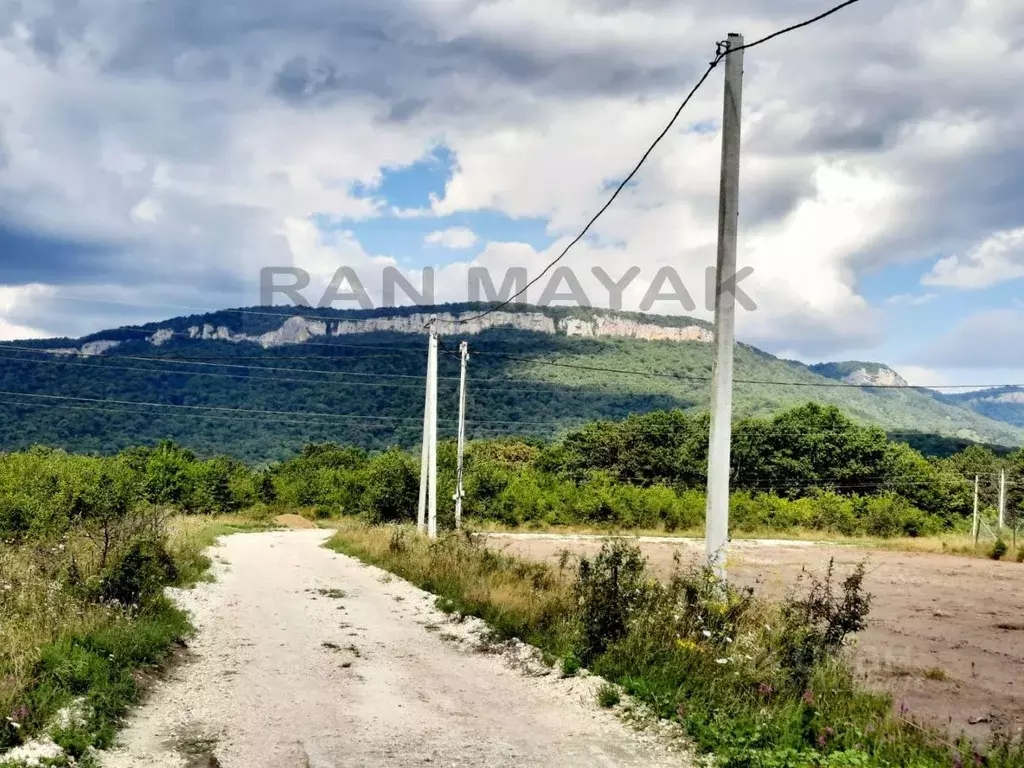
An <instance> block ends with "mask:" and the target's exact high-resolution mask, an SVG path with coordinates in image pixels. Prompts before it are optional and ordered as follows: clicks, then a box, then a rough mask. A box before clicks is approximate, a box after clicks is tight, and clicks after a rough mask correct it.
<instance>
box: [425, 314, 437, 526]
mask: <svg viewBox="0 0 1024 768" xmlns="http://www.w3.org/2000/svg"><path fill="white" fill-rule="evenodd" d="M428 439H429V441H430V454H429V474H430V477H429V481H428V483H429V488H428V500H427V510H428V514H427V535H428V536H429V537H430V538H432V539H436V538H437V318H436V317H432V318H431V319H430V435H429V436H428Z"/></svg>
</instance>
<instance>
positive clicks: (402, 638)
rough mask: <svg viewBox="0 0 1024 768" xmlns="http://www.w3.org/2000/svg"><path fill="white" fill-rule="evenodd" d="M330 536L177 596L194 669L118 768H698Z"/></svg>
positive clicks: (281, 547) (231, 540)
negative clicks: (346, 551)
mask: <svg viewBox="0 0 1024 768" xmlns="http://www.w3.org/2000/svg"><path fill="white" fill-rule="evenodd" d="M327 535H329V534H328V533H327V532H324V531H318V530H303V531H286V532H274V533H260V534H239V535H234V536H230V537H228V538H226V539H224V540H223V541H222V545H221V546H220V547H219V548H218V549H216V550H214V552H215V555H216V558H215V559H216V561H217V565H216V569H215V575H216V577H217V580H216V582H215V583H212V584H204V585H201V586H199V587H198V588H196V589H195V590H191V591H187V592H180V593H175V599H176V600H178V602H179V603H180V604H181V605H182V606H183V607H184V608H186V609H187V610H189V611H190V613H191V614H192V616H193V620H194V622H195V623H196V625H197V626H198V628H199V632H198V635H197V637H196V638H195V639H194V641H192V642H191V643H190V646H191V647H190V652H189V656H190V659H189V660H188V661H186V662H185V663H183V664H182V665H180V666H178V667H176V668H174V669H173V670H172V671H171V673H170V676H169V678H168V679H167V680H165V681H163V682H161V683H158V684H157V685H156V686H155V688H154V689H153V691H152V692H151V694H150V697H149V700H148V701H147V703H146V704H145V705H144V706H143V707H142V708H141V709H140V710H139V711H137V712H136V714H135V715H134V716H133V717H132V718H131V720H130V722H129V723H128V726H127V728H126V730H125V731H124V732H123V734H122V737H121V741H122V742H123V745H122V746H121V747H120V748H119V749H117V750H115V751H113V752H111V753H107V754H103V755H101V756H100V758H101V764H102V765H104V766H106V767H107V768H135V767H138V768H141V767H142V766H145V767H146V768H179V767H182V766H187V767H188V768H200V767H202V768H213V767H214V766H223V768H354V767H355V766H360V767H361V768H376V767H380V766H389V767H392V766H394V767H396V768H399V767H402V766H465V767H467V768H469V767H470V766H472V767H474V768H476V767H480V768H483V767H487V768H512V767H513V766H531V767H537V768H545V767H546V766H550V767H552V768H553V767H554V766H559V768H584V767H586V768H594V767H597V768H600V767H611V766H621V767H622V768H640V766H644V767H647V768H658V767H660V766H670V765H671V766H681V765H686V764H687V763H688V760H687V758H686V756H685V754H682V753H679V752H676V751H674V750H672V749H670V747H669V745H668V744H667V742H666V740H665V739H664V738H662V737H661V736H660V735H659V734H657V733H654V732H638V731H636V730H634V729H633V728H630V727H627V726H626V725H625V724H624V723H623V722H622V721H621V720H620V719H619V718H617V717H616V716H615V715H614V714H612V713H611V712H608V711H604V710H601V709H600V708H599V707H598V706H597V704H596V698H595V690H596V686H597V683H598V681H597V680H596V679H594V678H589V679H588V678H577V679H571V680H563V679H560V677H559V676H558V675H557V674H554V673H552V672H551V671H550V670H548V669H547V668H546V667H543V665H541V664H539V663H538V662H537V661H536V660H535V659H532V658H531V657H530V654H529V653H528V649H526V648H525V647H522V646H520V647H519V648H518V649H513V650H506V651H505V652H503V653H498V652H495V651H494V650H493V649H492V651H491V652H490V653H484V652H481V651H480V650H479V644H480V639H481V636H482V631H483V626H482V624H481V623H480V622H477V621H476V620H474V619H466V620H464V621H461V622H457V621H452V620H450V619H449V618H448V617H446V616H444V615H443V614H441V613H439V612H438V611H437V610H436V609H435V608H434V607H433V602H434V598H433V596H431V595H428V594H427V593H425V592H422V591H421V590H419V589H416V588H414V587H413V586H411V585H410V584H408V583H406V582H404V581H401V580H399V579H397V578H393V577H391V576H389V575H386V574H385V573H384V572H383V571H380V570H378V569H376V568H372V567H368V566H365V565H363V564H361V563H358V562H357V561H355V560H352V559H350V558H347V557H343V556H341V555H337V554H334V553H332V552H329V551H328V550H325V549H323V548H322V547H321V546H320V545H321V544H322V543H323V541H324V540H325V538H326V537H327Z"/></svg>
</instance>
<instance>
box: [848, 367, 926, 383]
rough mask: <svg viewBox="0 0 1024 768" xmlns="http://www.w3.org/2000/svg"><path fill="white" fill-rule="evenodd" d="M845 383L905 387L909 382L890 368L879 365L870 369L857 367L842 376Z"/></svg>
mask: <svg viewBox="0 0 1024 768" xmlns="http://www.w3.org/2000/svg"><path fill="white" fill-rule="evenodd" d="M843 381H845V382H846V383H847V384H856V385H857V386H859V387H864V386H874V387H907V386H910V384H909V382H908V381H907V380H906V379H904V378H903V377H902V376H900V375H899V374H898V373H896V371H894V370H893V369H892V368H885V367H881V368H878V369H877V370H874V371H871V370H868V369H867V368H858V369H857V370H856V371H852V372H850V373H849V374H847V375H846V376H844V377H843Z"/></svg>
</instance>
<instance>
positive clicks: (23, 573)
mask: <svg viewBox="0 0 1024 768" xmlns="http://www.w3.org/2000/svg"><path fill="white" fill-rule="evenodd" d="M64 557H65V553H64V552H63V551H62V550H61V549H57V547H28V546H22V547H11V546H7V545H0V671H2V675H0V713H3V714H4V716H7V714H8V713H12V714H13V713H15V712H16V711H17V706H18V705H17V702H19V701H20V700H21V699H22V698H23V695H24V693H25V691H26V690H28V688H29V687H30V686H31V684H32V680H33V670H34V669H35V666H36V664H37V662H38V661H39V657H40V650H41V648H42V647H43V646H45V645H47V644H49V643H52V642H55V641H56V640H57V639H58V638H60V637H62V636H64V635H67V634H76V635H82V634H87V633H89V632H90V631H91V630H93V629H95V628H96V627H99V626H103V625H104V624H106V623H109V622H110V621H112V620H114V619H115V617H116V616H117V615H118V614H119V612H118V611H117V610H116V609H114V608H111V607H108V606H101V605H97V604H95V603H87V602H85V601H82V600H78V599H75V598H74V597H72V596H71V594H70V592H69V590H67V589H65V586H66V578H64V577H61V576H60V575H59V572H60V565H61V563H62V562H63V560H64Z"/></svg>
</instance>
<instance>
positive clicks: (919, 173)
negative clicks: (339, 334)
mask: <svg viewBox="0 0 1024 768" xmlns="http://www.w3.org/2000/svg"><path fill="white" fill-rule="evenodd" d="M827 7H829V2H827V0H826V2H822V0H771V1H770V2H769V0H757V1H755V0H732V2H729V3H722V2H720V0H691V1H690V2H686V3H684V2H681V1H679V0H545V2H543V3H541V2H534V0H347V1H346V2H345V3H336V2H328V0H289V1H288V2H283V1H282V0H244V2H241V1H240V0H221V1H220V2H216V3H213V2H203V0H160V2H155V1H154V0H138V1H135V2H129V0H116V1H115V0H0V82H3V83H4V87H3V88H2V89H0V339H19V338H32V337H51V336H65V335H66V336H72V337H76V336H80V335H83V334H86V333H90V332H94V331H98V330H102V329H105V328H110V327H116V326H121V325H125V324H135V323H140V322H146V321H154V320H160V319H164V318H167V317H172V316H177V315H181V314H188V313H191V312H196V311H204V310H211V309H218V308H225V307H240V306H252V305H256V304H259V303H260V274H261V270H262V269H264V268H268V267H276V268H299V269H302V270H305V271H306V272H308V273H309V274H310V275H311V276H312V278H311V287H310V289H309V291H308V296H309V301H310V303H312V304H316V303H317V302H318V301H319V298H320V296H321V294H322V292H323V289H324V287H325V286H326V285H327V284H328V283H329V282H330V280H331V277H332V276H333V275H334V274H335V272H336V270H337V269H338V268H339V267H350V268H351V269H352V270H353V271H354V272H355V274H357V275H358V277H359V278H360V280H361V281H362V282H363V284H364V286H365V287H366V289H367V291H368V293H369V294H370V295H371V297H372V299H373V301H374V302H376V303H377V304H379V303H380V302H381V301H382V297H381V275H382V271H383V270H384V268H385V267H395V268H397V269H399V270H401V271H402V272H404V273H405V274H407V275H408V276H409V279H410V281H411V282H413V284H414V285H419V284H420V279H421V278H420V274H421V270H422V269H423V268H424V267H431V268H433V269H434V270H435V291H436V298H437V300H438V301H460V300H466V299H467V297H468V287H467V286H468V282H467V275H468V270H469V269H470V268H471V267H483V268H485V269H486V270H487V271H488V274H490V275H492V277H493V279H494V282H495V284H496V285H500V284H501V281H502V278H503V277H504V275H505V273H506V270H508V269H511V268H525V269H526V270H527V273H528V274H529V275H530V276H531V277H533V276H535V275H536V274H538V273H539V272H540V271H541V270H542V269H543V267H544V266H545V265H546V264H547V263H548V262H549V261H550V260H551V259H552V258H554V256H555V255H557V254H558V253H559V252H560V251H561V250H562V248H564V246H565V245H566V244H567V243H568V242H569V240H570V239H571V238H572V237H573V236H574V235H575V234H576V233H577V232H578V231H579V230H580V228H581V227H582V226H583V225H584V224H585V223H586V221H587V220H588V219H589V218H590V216H591V215H593V213H594V212H596V211H597V209H598V208H600V206H601V205H602V204H603V203H604V201H605V200H606V199H607V197H608V195H609V193H610V191H611V190H612V189H613V188H614V186H615V185H616V184H617V183H619V182H620V181H621V180H622V179H623V178H624V177H625V175H626V174H627V173H628V172H629V170H630V169H631V168H632V167H633V165H634V164H635V163H636V161H637V160H638V159H639V157H640V155H641V154H642V153H643V151H644V150H645V149H646V148H647V147H648V146H649V144H650V143H651V141H652V140H653V138H654V137H655V136H656V135H657V134H658V132H659V131H660V130H661V129H662V128H663V127H664V125H665V124H666V123H667V121H668V119H669V118H670V117H671V115H672V113H673V112H674V111H675V109H676V108H677V106H678V104H679V103H680V101H681V100H682V98H683V97H684V96H685V94H686V93H687V92H688V91H689V90H690V88H692V87H693V85H694V83H695V82H696V81H697V79H698V78H699V77H700V75H701V74H702V73H703V71H704V70H705V69H706V68H707V65H708V62H709V61H710V60H711V59H712V58H713V56H714V53H715V43H716V42H717V41H719V40H722V39H724V38H725V37H726V36H727V34H728V33H730V32H739V33H743V34H745V35H746V37H747V39H748V40H751V39H755V38H758V37H760V36H763V35H765V34H768V33H770V32H773V31H775V30H776V29H779V28H781V27H784V26H787V25H789V24H791V23H794V22H796V21H800V20H803V19H804V18H808V17H811V16H814V15H816V14H817V13H820V12H821V11H823V10H826V9H827ZM723 70H724V67H719V68H718V69H717V70H716V71H715V72H714V73H712V75H711V77H710V78H709V79H708V81H707V83H706V85H705V86H704V88H702V89H701V90H700V91H699V92H698V93H697V95H696V97H695V98H694V100H693V102H692V103H691V104H690V106H689V107H688V108H687V109H686V110H685V111H684V112H683V114H682V115H681V117H680V119H679V122H678V123H677V125H676V126H675V128H674V129H673V130H672V131H671V132H670V133H669V134H668V136H667V137H666V138H665V140H664V141H663V142H662V143H661V144H660V145H659V147H658V148H657V149H656V150H655V152H654V153H653V154H652V156H651V158H650V159H649V161H648V163H647V164H646V165H645V166H644V168H643V169H642V170H641V172H640V173H639V174H638V175H637V177H636V179H635V180H634V181H633V182H632V183H631V184H630V185H629V186H628V187H627V188H626V190H625V191H624V193H623V194H622V196H621V197H620V198H619V199H618V200H617V201H616V203H615V204H614V205H613V207H612V208H611V209H610V210H609V211H608V213H607V214H606V215H605V216H604V217H603V218H602V219H601V220H600V221H599V222H598V224H597V225H596V226H595V227H594V229H593V230H592V232H591V235H590V236H589V237H588V238H587V239H586V240H584V241H583V242H581V243H580V244H579V246H578V247H577V248H576V249H574V250H573V251H572V252H571V253H570V255H569V256H567V257H566V259H565V260H564V262H563V264H564V265H565V266H568V267H569V268H570V269H571V270H572V272H573V274H574V275H576V276H577V278H578V279H579V281H580V283H581V286H582V287H583V289H584V290H585V291H586V293H587V296H588V297H589V298H590V300H591V301H592V303H593V304H594V305H596V306H607V305H608V302H609V295H608V292H607V291H606V290H605V289H603V288H602V286H601V283H600V282H599V281H598V280H597V278H596V277H594V276H593V274H592V270H593V268H595V267H600V268H601V269H603V270H605V273H606V274H607V275H609V276H610V277H611V278H612V279H618V278H619V277H621V276H623V275H624V274H625V273H626V272H627V271H628V270H629V269H631V268H633V267H636V268H638V269H639V274H638V275H637V276H636V277H635V279H634V280H633V282H632V283H630V284H629V286H628V287H627V288H626V289H625V291H624V293H623V308H624V309H632V310H635V309H637V308H639V307H640V306H641V305H642V302H643V300H644V298H645V296H646V295H647V294H648V292H649V291H651V290H652V284H654V283H656V282H657V281H656V275H657V274H658V273H659V270H661V269H663V268H665V267H671V268H673V269H674V270H675V272H676V274H678V275H679V276H680V279H681V281H682V282H683V284H684V285H685V286H686V288H687V290H688V292H689V293H691V294H692V296H693V297H694V298H695V303H696V305H697V308H696V310H692V311H687V310H686V309H684V307H683V306H682V305H681V303H680V302H679V301H677V300H674V299H668V300H663V301H659V302H657V303H655V304H654V305H653V307H652V309H651V311H654V312H660V313H664V314H692V315H694V316H697V317H702V318H704V319H708V318H710V316H711V315H710V313H709V312H708V311H707V308H706V307H705V306H704V305H705V301H704V300H703V297H704V285H705V273H706V270H707V268H708V267H709V266H712V265H713V264H714V262H715V253H716V237H717V211H718V189H719V163H720V157H721V135H720V128H721V116H722V89H723ZM1022 90H1024V4H1021V3H1018V2H1016V1H1015V0H901V2H899V3H892V2H882V0H862V2H860V3H858V4H856V5H853V6H851V7H850V8H848V9H846V10H844V11H842V12H841V13H839V14H837V15H835V16H832V17H831V18H829V19H827V20H825V21H823V22H821V23H819V24H817V25H815V26H813V27H810V28H807V29H804V30H801V31H798V32H794V33H793V34H791V35H788V36H785V37H782V38H779V39H777V40H775V41H772V42H770V43H767V44H766V45H763V46H760V47H758V48H756V49H753V50H751V51H749V52H748V53H747V54H746V61H745V73H744V104H743V152H742V171H741V198H740V242H739V257H738V259H739V264H740V266H741V267H750V268H752V269H753V273H752V274H751V276H750V277H749V278H748V279H746V280H744V282H743V283H742V286H743V288H744V290H745V292H746V293H747V294H749V295H750V297H751V298H752V300H753V301H754V303H755V304H756V309H751V310H742V309H741V311H740V313H739V318H738V333H739V336H740V338H741V339H742V340H743V341H745V342H747V343H750V344H754V345H756V346H759V347H761V348H763V349H766V350H768V351H770V352H772V353H774V354H778V355H782V356H785V357H789V358H794V359H800V360H803V361H807V362H817V361H822V360H849V359H857V360H871V361H876V360H877V361H881V362H885V363H888V364H889V365H891V366H892V367H893V368H895V369H896V370H897V371H899V372H900V373H902V374H903V375H904V377H905V378H907V379H908V380H910V381H911V382H912V383H914V384H921V385H929V384H931V385H939V384H954V383H969V384H978V385H984V384H996V383H1009V382H1017V383H1024V301H1022V298H1021V297H1020V296H1019V292H1020V288H1021V285H1022V282H1021V281H1022V279H1024V175H1022V174H1021V170H1022V169H1024V142H1022V141H1021V135H1022V128H1024V101H1022V100H1021V99H1019V98H1017V94H1020V93H1021V92H1022ZM546 284H547V281H546V280H545V281H542V282H541V283H540V284H539V285H538V288H537V290H536V291H532V292H531V293H530V294H528V296H527V298H528V300H532V301H536V300H538V299H539V298H540V296H541V293H542V291H543V288H544V287H545V286H546ZM564 291H565V286H564V284H563V285H562V292H564ZM654 292H655V293H657V286H655V288H654ZM399 296H400V297H401V294H399ZM279 300H280V301H284V299H283V298H280V299H279ZM334 306H336V307H338V308H344V307H354V306H356V304H354V303H352V302H348V303H336V304H335V305H334Z"/></svg>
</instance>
